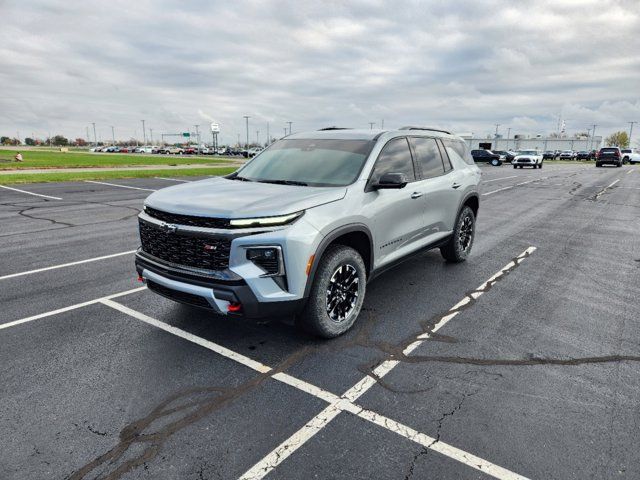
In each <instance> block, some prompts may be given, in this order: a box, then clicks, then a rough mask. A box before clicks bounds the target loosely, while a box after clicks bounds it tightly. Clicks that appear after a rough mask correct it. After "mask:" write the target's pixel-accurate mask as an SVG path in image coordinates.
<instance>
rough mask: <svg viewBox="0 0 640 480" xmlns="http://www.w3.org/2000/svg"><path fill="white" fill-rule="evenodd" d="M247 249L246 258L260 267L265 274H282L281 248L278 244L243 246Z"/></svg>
mask: <svg viewBox="0 0 640 480" xmlns="http://www.w3.org/2000/svg"><path fill="white" fill-rule="evenodd" d="M245 248H246V249H247V260H250V261H252V262H253V263H254V264H256V265H257V266H258V267H260V268H262V269H263V270H264V272H265V276H274V275H284V262H283V259H282V248H281V247H280V246H278V245H274V246H264V247H263V246H259V247H245Z"/></svg>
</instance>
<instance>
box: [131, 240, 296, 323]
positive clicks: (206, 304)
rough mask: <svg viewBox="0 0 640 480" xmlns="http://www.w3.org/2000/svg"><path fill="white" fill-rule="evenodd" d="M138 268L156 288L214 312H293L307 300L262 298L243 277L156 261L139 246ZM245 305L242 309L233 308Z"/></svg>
mask: <svg viewBox="0 0 640 480" xmlns="http://www.w3.org/2000/svg"><path fill="white" fill-rule="evenodd" d="M135 264H136V271H137V272H138V275H139V276H140V277H141V278H142V279H143V281H144V282H145V284H146V285H147V286H148V287H149V289H150V290H152V291H153V292H155V293H157V294H159V295H162V296H164V297H166V298H169V299H171V300H173V301H176V302H180V303H184V304H188V305H192V306H196V307H201V308H205V309H208V310H211V311H212V312H214V313H218V314H222V315H229V316H239V317H246V318H264V317H275V316H285V317H287V316H292V315H295V314H296V313H299V312H300V311H301V310H302V308H303V307H304V300H303V299H298V300H285V301H272V302H260V301H259V300H258V298H257V297H256V295H255V294H254V293H253V291H252V290H251V288H250V286H249V285H248V284H247V283H246V281H245V280H243V279H242V278H240V277H235V276H234V277H233V278H230V279H228V280H222V279H213V278H210V277H209V278H207V277H205V276H198V275H194V274H193V273H191V272H187V271H184V270H181V269H179V268H175V267H173V266H169V265H163V264H162V262H158V261H154V260H152V259H150V258H148V257H147V256H145V254H144V252H142V251H140V250H138V252H137V253H136V258H135ZM232 305H241V308H240V310H235V309H231V310H230V306H232Z"/></svg>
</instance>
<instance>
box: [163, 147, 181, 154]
mask: <svg viewBox="0 0 640 480" xmlns="http://www.w3.org/2000/svg"><path fill="white" fill-rule="evenodd" d="M167 153H170V154H171V155H182V154H183V153H184V150H183V149H182V148H181V147H169V148H168V149H167Z"/></svg>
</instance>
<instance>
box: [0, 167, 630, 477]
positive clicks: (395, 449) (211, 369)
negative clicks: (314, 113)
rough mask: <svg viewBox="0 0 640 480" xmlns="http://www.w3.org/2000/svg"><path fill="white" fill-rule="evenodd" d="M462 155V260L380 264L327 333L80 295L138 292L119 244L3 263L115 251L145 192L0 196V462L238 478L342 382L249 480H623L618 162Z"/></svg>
mask: <svg viewBox="0 0 640 480" xmlns="http://www.w3.org/2000/svg"><path fill="white" fill-rule="evenodd" d="M482 168H483V186H482V192H483V196H482V200H481V207H480V215H479V217H478V225H477V235H476V240H475V243H474V247H473V252H472V255H471V258H470V259H469V261H467V262H466V263H464V264H460V265H449V264H446V263H444V262H443V261H442V259H441V257H440V255H439V253H438V252H437V251H434V252H429V253H426V254H424V255H422V256H420V257H418V258H417V259H413V260H410V261H408V262H406V263H404V264H402V265H400V266H398V267H397V268H395V269H393V270H391V271H389V272H388V273H386V274H385V275H383V276H381V277H380V278H378V279H376V280H375V281H374V282H372V283H371V284H370V285H369V289H368V291H367V299H366V301H365V305H364V309H363V312H362V316H361V318H360V319H359V321H358V323H357V324H356V326H355V328H354V329H353V331H352V332H350V333H349V334H347V335H345V336H343V337H341V338H338V339H336V340H333V341H330V342H326V341H320V340H317V339H314V338H311V337H309V336H306V335H304V334H302V333H299V332H297V331H296V330H294V329H293V328H292V327H291V326H289V325H287V324H285V323H282V322H280V321H278V319H273V320H268V321H261V322H249V321H241V320H240V321H239V320H230V319H227V318H220V317H215V316H211V315H210V314H209V313H207V312H203V311H200V310H194V309H192V308H189V307H186V306H182V305H177V304H174V303H172V302H170V301H168V300H165V299H164V298H161V297H158V296H156V295H154V294H152V293H151V292H148V291H146V290H144V289H143V290H139V291H134V292H130V293H127V294H123V295H121V296H118V297H114V298H113V302H117V304H118V305H120V306H121V308H120V309H115V308H112V307H111V306H110V304H109V301H110V300H107V301H98V300H99V299H101V298H104V297H106V296H110V295H115V294H120V293H123V292H127V291H129V290H132V289H136V288H139V287H140V284H139V283H138V282H136V280H135V277H136V275H135V269H134V266H133V256H132V255H131V254H123V255H120V256H116V257H112V258H107V259H103V260H98V261H94V262H88V263H82V264H74V265H70V266H66V267H62V268H57V269H51V270H45V271H42V272H38V273H33V274H26V275H19V276H13V277H10V278H3V277H5V276H9V275H14V274H17V273H21V272H27V271H30V270H34V269H41V268H46V267H51V266H57V265H62V264H66V263H72V262H77V261H80V260H84V259H91V258H94V257H100V256H106V255H111V254H116V253H121V252H127V251H131V250H134V249H135V248H136V247H137V246H138V238H137V231H136V218H135V217H136V215H137V213H138V211H139V210H140V208H141V206H142V200H143V199H144V198H145V196H146V195H148V194H149V193H150V192H149V191H147V190H135V189H129V188H119V187H117V186H109V185H102V184H94V183H87V182H79V183H53V184H31V185H24V186H18V188H20V189H23V190H25V191H26V192H32V193H38V194H41V195H49V196H53V197H58V198H61V199H62V200H52V199H46V198H42V197H37V196H32V195H29V194H26V193H21V192H17V191H10V190H5V189H0V246H1V251H2V253H3V255H2V261H1V262H0V304H1V305H2V308H1V310H0V364H1V365H2V369H0V399H1V401H2V402H1V407H0V438H1V441H2V447H1V448H0V478H2V479H3V480H4V479H25V478H29V479H50V478H54V479H58V478H59V479H90V478H99V479H120V478H122V479H194V480H195V479H234V478H239V477H241V476H243V474H245V472H248V471H250V469H252V468H253V467H254V466H256V465H260V462H261V461H262V460H263V459H264V458H267V456H268V455H269V454H270V453H272V452H274V451H276V452H277V447H279V446H280V445H281V444H282V443H283V442H285V444H286V442H287V439H289V438H290V437H291V436H295V435H296V432H298V431H299V430H300V429H301V428H303V427H304V426H305V425H306V424H307V423H308V422H309V421H310V420H311V419H313V418H314V417H316V416H317V415H318V414H319V413H320V412H322V411H323V409H325V408H327V406H328V405H329V403H327V402H332V401H333V400H332V399H333V398H334V397H335V398H340V396H342V395H343V393H344V392H345V391H349V389H352V388H353V387H354V385H356V384H358V382H360V381H361V380H362V379H363V377H365V376H369V377H371V378H373V379H374V380H375V383H374V385H373V386H372V387H371V388H369V389H368V390H366V391H364V390H363V393H361V396H358V398H357V401H356V402H354V403H352V404H350V405H351V406H348V408H346V409H343V410H339V412H338V413H337V414H336V416H335V419H333V420H332V421H327V422H326V423H323V424H322V425H321V427H320V428H318V430H317V433H315V434H314V435H312V436H309V438H308V439H307V440H306V442H304V443H303V444H301V445H299V446H294V448H293V449H290V450H289V451H287V454H286V455H285V456H282V457H281V455H280V453H277V455H276V457H275V458H276V465H275V468H274V469H272V470H271V469H270V468H269V469H268V471H267V470H265V472H267V475H266V477H265V478H269V479H271V478H273V479H276V478H277V479H297V478H301V477H304V478H319V479H325V478H358V479H359V478H362V479H364V478H376V479H426V478H437V479H467V478H469V479H472V478H473V479H475V478H492V476H493V477H498V478H522V477H525V478H543V479H587V478H593V479H609V478H611V479H613V478H616V479H619V478H628V479H636V478H640V453H639V452H640V435H638V431H639V427H640V382H639V381H638V377H639V374H640V306H639V302H638V298H639V297H638V286H639V285H640V168H637V167H630V166H625V167H624V168H598V169H596V168H595V167H594V166H592V165H584V164H580V163H576V164H575V165H545V167H544V168H543V169H542V170H520V169H518V170H514V169H512V168H511V167H509V166H503V167H497V168H494V167H482ZM188 180H192V178H189V179H188ZM109 183H114V184H116V185H118V184H120V185H124V186H129V187H137V188H143V189H158V188H162V187H164V186H169V185H172V184H175V183H174V182H172V181H171V180H167V179H132V180H114V181H113V182H109ZM529 247H535V251H532V253H530V254H528V255H526V256H524V257H521V259H520V260H518V261H516V262H514V264H513V266H511V267H509V268H506V269H504V267H505V266H506V265H507V266H508V265H510V262H513V261H514V259H516V258H517V257H518V256H519V255H521V254H522V253H523V252H524V251H525V250H527V249H528V248H529ZM503 269H504V270H503ZM500 271H502V272H503V274H502V275H500V276H499V277H498V278H496V279H495V280H493V281H490V282H488V280H489V279H491V278H492V277H493V276H494V275H495V274H496V273H497V272H500ZM479 285H483V288H482V289H479V288H478V286H479ZM480 295H481V296H480ZM464 299H466V301H465V302H463V304H461V303H460V302H461V301H463V300H464ZM70 307H73V308H70ZM452 307H453V308H452ZM57 310H60V311H59V312H57V313H53V314H48V313H50V312H52V311H57ZM131 311H134V312H137V313H136V315H137V317H134V316H132V315H131V314H127V312H131ZM452 312H453V313H455V317H454V318H452V319H451V320H449V321H448V323H446V325H444V326H442V328H440V329H438V330H437V332H435V333H432V329H433V328H434V325H436V324H437V323H438V322H439V321H440V320H442V318H444V317H446V316H447V315H448V314H450V313H452ZM42 314H48V315H42ZM25 319H26V320H25ZM144 319H150V320H149V321H141V320H144ZM16 320H25V322H24V323H19V322H16ZM154 321H155V322H160V324H161V325H163V326H166V327H165V328H164V329H160V328H157V325H156V326H154V324H153V322H154ZM12 322H14V323H12ZM3 325H5V328H3ZM171 328H175V329H179V330H171ZM175 332H181V333H180V335H182V336H179V335H177V334H176V333H175ZM421 336H422V337H421ZM418 337H420V338H422V339H423V340H424V341H423V342H422V343H420V344H419V345H418V346H417V347H416V348H415V349H414V350H413V351H412V352H411V353H407V350H406V349H407V347H409V346H410V345H412V344H413V343H414V342H415V340H416V338H418ZM195 342H199V343H195ZM207 342H209V343H207ZM222 347H224V348H226V349H228V350H229V351H230V352H233V353H234V354H235V353H237V354H239V355H240V356H243V357H242V359H245V360H242V359H241V360H240V361H238V360H237V359H234V358H232V355H231V354H229V353H226V354H225V353H224V352H225V351H223V350H222ZM216 348H217V349H218V351H214V350H215V349H216ZM221 351H222V354H220V352H221ZM246 359H248V360H246ZM390 360H391V361H393V362H397V366H395V368H393V369H392V370H391V371H389V373H388V374H386V375H385V376H384V377H382V376H378V375H376V373H374V372H377V371H378V370H377V368H379V366H380V364H381V363H382V362H384V361H390ZM251 361H255V362H260V363H257V364H256V365H253V364H251V363H250V362H251ZM243 362H244V363H243ZM248 365H249V367H248ZM394 365H395V363H394ZM292 379H293V380H292ZM294 380H295V381H294ZM287 382H288V383H287ZM295 382H299V383H300V384H302V387H299V386H298V387H295V386H292V384H293V383H295ZM296 385H297V384H296ZM312 387H313V388H316V389H317V390H318V391H319V392H320V393H317V392H316V393H313V392H315V390H313V389H312ZM309 391H312V394H310V393H309ZM323 395H324V397H327V398H328V399H327V398H322V396H323ZM361 412H368V413H367V414H362V413H361ZM374 414H375V415H378V416H379V418H382V419H388V420H382V421H380V422H377V423H376V422H374V421H368V420H367V418H365V417H367V415H369V417H371V416H372V415H374ZM396 424H401V425H403V426H405V427H406V428H408V429H411V432H414V431H415V432H420V434H421V435H423V441H422V442H420V441H418V436H417V435H415V434H413V433H412V434H405V435H403V434H402V431H400V430H402V429H398V427H397V426H394V425H396ZM442 445H444V446H443V447H442V448H438V447H440V446H442ZM447 446H452V447H455V448H456V449H459V450H460V451H462V452H466V454H469V455H468V460H467V461H461V458H465V457H464V455H463V456H462V457H456V456H455V455H454V454H450V453H448V451H449V450H447V448H448V447H447ZM287 448H289V447H288V444H287ZM473 456H475V457H473ZM285 457H286V458H285ZM476 457H477V458H479V459H482V460H484V461H486V462H490V463H491V464H494V465H497V466H499V467H502V468H503V469H507V471H508V472H513V473H514V474H517V475H520V476H522V477H517V476H511V477H510V476H507V475H506V474H500V473H496V471H492V470H488V469H486V468H485V467H482V466H478V465H477V464H475V463H474V462H475V460H473V459H474V458H476ZM253 478H260V476H258V477H253Z"/></svg>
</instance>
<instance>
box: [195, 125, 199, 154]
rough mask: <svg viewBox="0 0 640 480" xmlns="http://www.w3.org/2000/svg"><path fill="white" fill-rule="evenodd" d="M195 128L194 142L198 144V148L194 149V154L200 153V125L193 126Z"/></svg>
mask: <svg viewBox="0 0 640 480" xmlns="http://www.w3.org/2000/svg"><path fill="white" fill-rule="evenodd" d="M194 127H196V141H197V142H198V146H197V147H196V152H197V153H198V154H199V153H200V130H199V128H200V125H194Z"/></svg>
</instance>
